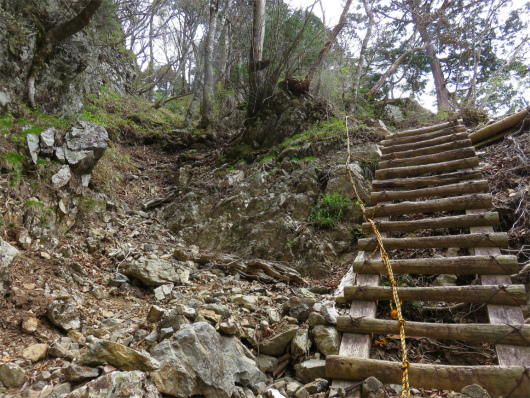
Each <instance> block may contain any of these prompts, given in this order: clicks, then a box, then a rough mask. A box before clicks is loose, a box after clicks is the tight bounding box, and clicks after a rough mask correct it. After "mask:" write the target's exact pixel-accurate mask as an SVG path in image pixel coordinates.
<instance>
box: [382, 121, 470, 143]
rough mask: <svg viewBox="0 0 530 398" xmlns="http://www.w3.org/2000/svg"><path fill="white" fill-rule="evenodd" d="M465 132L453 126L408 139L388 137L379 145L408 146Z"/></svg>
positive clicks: (459, 127) (460, 127) (461, 127)
mask: <svg viewBox="0 0 530 398" xmlns="http://www.w3.org/2000/svg"><path fill="white" fill-rule="evenodd" d="M466 130H467V129H466V128H465V127H464V126H455V127H449V128H446V129H442V130H436V131H431V132H429V133H423V134H418V135H414V136H408V137H396V138H393V137H392V136H389V137H390V138H388V139H386V140H383V141H381V142H380V144H381V145H384V146H387V147H388V146H393V145H403V144H410V143H412V142H421V141H429V140H432V139H434V138H439V137H444V136H446V135H449V134H455V133H462V132H464V131H466Z"/></svg>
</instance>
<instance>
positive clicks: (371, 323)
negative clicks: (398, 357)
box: [337, 316, 530, 346]
mask: <svg viewBox="0 0 530 398" xmlns="http://www.w3.org/2000/svg"><path fill="white" fill-rule="evenodd" d="M337 330H338V331H339V332H350V333H368V334H371V333H376V334H399V324H398V321H397V320H393V319H390V320H387V319H372V318H352V317H349V316H339V317H338V319H337ZM406 335H407V337H430V338H434V339H441V340H461V341H474V342H481V343H492V344H497V343H503V344H513V345H522V346H528V345H529V344H530V325H524V324H517V325H490V324H487V323H486V324H484V323H480V324H477V323H475V324H473V323H468V324H461V323H457V324H450V323H426V322H410V321H407V324H406Z"/></svg>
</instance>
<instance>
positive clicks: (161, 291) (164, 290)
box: [153, 283, 175, 301]
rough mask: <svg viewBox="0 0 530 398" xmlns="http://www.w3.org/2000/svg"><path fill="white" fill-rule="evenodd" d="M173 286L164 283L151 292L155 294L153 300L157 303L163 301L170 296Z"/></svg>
mask: <svg viewBox="0 0 530 398" xmlns="http://www.w3.org/2000/svg"><path fill="white" fill-rule="evenodd" d="M174 286H175V285H174V284H173V283H166V284H164V285H161V286H158V287H157V288H156V289H155V290H153V292H154V293H155V298H156V299H157V300H159V301H162V300H164V299H165V298H166V297H167V296H169V295H170V294H171V291H172V290H173V287H174Z"/></svg>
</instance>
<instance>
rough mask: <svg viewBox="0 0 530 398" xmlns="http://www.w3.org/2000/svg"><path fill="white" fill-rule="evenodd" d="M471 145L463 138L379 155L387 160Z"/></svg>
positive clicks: (468, 140)
mask: <svg viewBox="0 0 530 398" xmlns="http://www.w3.org/2000/svg"><path fill="white" fill-rule="evenodd" d="M469 146H471V140H470V139H463V140H459V141H453V142H448V143H446V144H441V145H435V146H430V147H427V148H420V149H412V150H410V151H403V152H391V153H387V154H386V155H382V156H381V161H383V162H384V161H387V160H392V159H407V158H414V157H416V156H424V155H433V154H435V153H440V152H445V151H451V150H453V149H459V148H465V147H469Z"/></svg>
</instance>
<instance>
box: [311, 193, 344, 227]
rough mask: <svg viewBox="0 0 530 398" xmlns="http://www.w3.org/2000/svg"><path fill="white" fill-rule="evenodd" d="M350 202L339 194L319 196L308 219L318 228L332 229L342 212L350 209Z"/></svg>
mask: <svg viewBox="0 0 530 398" xmlns="http://www.w3.org/2000/svg"><path fill="white" fill-rule="evenodd" d="M351 206H352V202H351V200H350V199H348V198H347V197H345V196H343V195H341V194H340V193H334V194H329V193H327V194H325V195H321V196H320V198H319V199H318V202H317V204H316V205H315V206H313V207H312V208H311V209H312V210H313V213H312V214H311V216H310V217H309V219H310V221H312V222H313V223H314V224H315V225H316V226H317V227H318V228H333V227H334V226H335V224H336V223H338V222H339V221H340V220H341V218H342V213H343V212H344V210H346V209H349V208H351Z"/></svg>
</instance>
